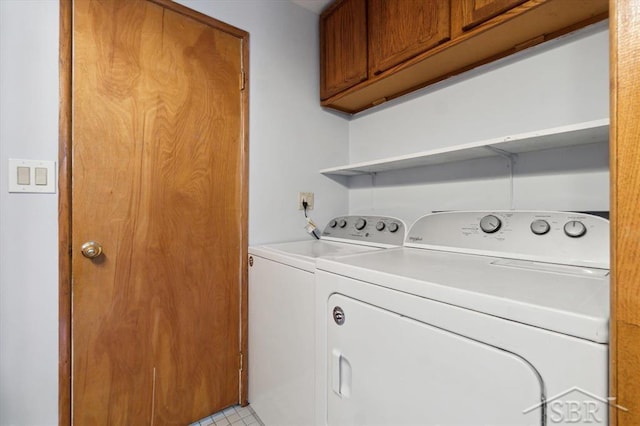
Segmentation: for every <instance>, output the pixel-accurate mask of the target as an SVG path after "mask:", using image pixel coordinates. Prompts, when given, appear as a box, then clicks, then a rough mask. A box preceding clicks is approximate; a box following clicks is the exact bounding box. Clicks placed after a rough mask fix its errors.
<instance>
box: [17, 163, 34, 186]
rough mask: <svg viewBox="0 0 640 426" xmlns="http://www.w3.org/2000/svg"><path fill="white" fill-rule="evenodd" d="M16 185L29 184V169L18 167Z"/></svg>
mask: <svg viewBox="0 0 640 426" xmlns="http://www.w3.org/2000/svg"><path fill="white" fill-rule="evenodd" d="M17 179H18V180H17V183H18V185H30V184H31V167H18V178H17Z"/></svg>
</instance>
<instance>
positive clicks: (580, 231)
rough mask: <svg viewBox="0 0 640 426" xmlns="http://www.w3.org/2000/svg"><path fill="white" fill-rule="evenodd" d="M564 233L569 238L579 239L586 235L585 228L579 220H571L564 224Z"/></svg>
mask: <svg viewBox="0 0 640 426" xmlns="http://www.w3.org/2000/svg"><path fill="white" fill-rule="evenodd" d="M564 233H565V234H567V236H568V237H571V238H580V237H582V236H583V235H584V234H586V233H587V227H586V226H584V223H582V222H580V221H579V220H571V221H569V222H567V223H565V224H564Z"/></svg>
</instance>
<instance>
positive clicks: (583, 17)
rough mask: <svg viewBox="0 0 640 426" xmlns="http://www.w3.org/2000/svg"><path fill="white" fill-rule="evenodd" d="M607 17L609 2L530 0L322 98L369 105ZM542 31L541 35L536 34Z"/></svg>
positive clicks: (330, 103)
mask: <svg viewBox="0 0 640 426" xmlns="http://www.w3.org/2000/svg"><path fill="white" fill-rule="evenodd" d="M607 17H608V0H529V1H527V2H525V3H523V4H522V5H520V6H516V7H515V8H513V9H510V10H508V11H507V12H505V13H503V14H501V15H499V16H497V17H495V18H494V19H490V20H489V21H486V22H485V23H483V24H480V25H478V26H477V27H475V28H474V29H472V30H470V31H467V32H465V33H464V34H462V35H460V36H459V37H456V38H454V39H452V40H450V41H447V42H445V43H443V44H440V45H438V46H435V47H433V48H431V49H429V50H427V51H426V52H424V53H421V54H419V55H417V56H415V57H413V58H411V59H408V60H406V61H404V62H402V63H400V64H398V65H397V66H395V67H392V68H390V69H388V70H386V71H384V72H382V73H381V74H379V75H371V74H370V75H369V78H368V79H367V80H365V81H363V82H361V83H359V84H356V85H355V86H353V87H351V88H349V89H346V90H344V91H342V92H340V93H338V94H337V95H334V96H332V97H331V98H328V99H325V100H322V101H321V105H322V106H326V107H329V108H333V109H336V110H339V111H344V112H347V113H351V114H353V113H357V112H360V111H363V110H365V109H367V108H370V107H372V106H373V105H374V104H375V103H376V101H378V100H380V99H386V100H390V99H394V98H397V97H399V96H402V95H404V94H406V93H409V92H412V91H415V90H417V89H420V88H422V87H425V86H428V85H430V84H433V83H436V82H438V81H442V80H444V79H446V78H449V77H451V76H454V75H456V74H460V73H462V72H464V71H467V70H469V69H472V68H474V67H477V66H480V65H482V64H486V63H488V62H491V61H494V60H496V59H499V58H502V57H505V56H508V55H511V54H513V53H515V52H518V51H519V50H521V49H522V47H524V46H527V47H528V46H531V45H534V44H536V43H540V42H542V41H547V40H551V39H553V38H556V37H559V36H561V35H563V34H566V33H567V32H570V31H575V30H576V29H579V28H582V27H584V26H587V25H590V24H592V23H594V22H598V21H601V20H603V19H606V18H607ZM541 35H543V37H540V36H541Z"/></svg>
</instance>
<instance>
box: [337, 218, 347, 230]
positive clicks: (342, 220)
mask: <svg viewBox="0 0 640 426" xmlns="http://www.w3.org/2000/svg"><path fill="white" fill-rule="evenodd" d="M338 226H340V228H344V227H345V226H347V221H346V220H344V219H340V221H339V222H338Z"/></svg>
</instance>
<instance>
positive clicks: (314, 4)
mask: <svg viewBox="0 0 640 426" xmlns="http://www.w3.org/2000/svg"><path fill="white" fill-rule="evenodd" d="M291 1H292V2H293V3H295V4H297V5H299V6H302V7H304V8H305V9H307V10H310V11H312V12H315V13H317V14H318V15H319V14H320V12H322V10H324V8H325V7H326V6H327V5H328V4H329V3H331V2H332V1H333V0H291Z"/></svg>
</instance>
